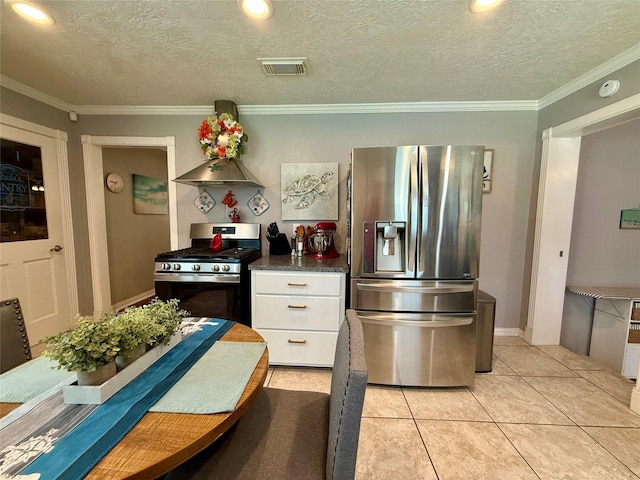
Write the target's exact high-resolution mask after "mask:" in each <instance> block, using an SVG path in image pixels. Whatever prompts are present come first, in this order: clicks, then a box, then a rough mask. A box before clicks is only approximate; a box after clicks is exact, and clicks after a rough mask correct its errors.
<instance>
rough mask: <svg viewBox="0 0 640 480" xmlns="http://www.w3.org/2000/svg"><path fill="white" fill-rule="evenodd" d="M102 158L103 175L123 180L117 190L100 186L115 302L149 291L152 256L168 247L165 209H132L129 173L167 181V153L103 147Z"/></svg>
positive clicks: (153, 150) (167, 218)
mask: <svg viewBox="0 0 640 480" xmlns="http://www.w3.org/2000/svg"><path fill="white" fill-rule="evenodd" d="M102 161H103V171H104V176H105V177H106V175H107V174H108V173H110V172H117V173H119V174H120V175H121V176H122V177H123V178H124V181H125V188H124V190H123V191H122V192H120V193H113V192H111V191H109V190H108V189H107V188H106V186H104V187H103V192H104V196H105V209H106V218H107V244H108V250H109V275H110V283H111V303H112V304H117V303H121V302H123V301H124V300H127V299H130V298H134V297H136V296H138V295H140V294H142V293H144V292H147V291H149V290H153V289H154V283H153V264H154V258H155V255H156V254H157V253H160V252H167V251H169V250H171V240H170V234H169V214H168V212H167V213H166V214H164V215H142V214H136V213H134V211H133V175H134V174H137V175H145V176H147V177H153V178H157V179H160V180H163V181H165V182H167V181H168V179H167V154H166V152H165V151H164V150H162V149H157V148H156V149H154V148H103V150H102Z"/></svg>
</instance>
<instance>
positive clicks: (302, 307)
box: [287, 305, 307, 310]
mask: <svg viewBox="0 0 640 480" xmlns="http://www.w3.org/2000/svg"><path fill="white" fill-rule="evenodd" d="M287 307H289V308H301V309H303V310H304V309H305V308H307V306H306V305H287Z"/></svg>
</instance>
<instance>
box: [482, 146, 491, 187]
mask: <svg viewBox="0 0 640 480" xmlns="http://www.w3.org/2000/svg"><path fill="white" fill-rule="evenodd" d="M483 167H484V170H483V172H482V193H491V187H492V186H493V148H488V149H485V151H484V162H483Z"/></svg>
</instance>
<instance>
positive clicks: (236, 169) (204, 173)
mask: <svg viewBox="0 0 640 480" xmlns="http://www.w3.org/2000/svg"><path fill="white" fill-rule="evenodd" d="M213 163H215V160H211V161H209V162H206V163H203V164H202V165H200V166H199V167H196V168H194V169H193V170H190V171H188V172H187V173H185V174H184V175H180V176H179V177H178V178H176V179H175V180H174V182H177V183H184V184H186V185H193V186H196V187H205V186H209V185H210V186H219V187H223V186H226V185H233V186H236V187H259V188H264V185H262V184H261V183H260V182H259V181H258V180H257V179H256V177H254V176H253V175H252V174H251V172H249V170H247V169H246V168H245V167H244V165H242V163H241V162H240V161H238V160H231V161H230V162H229V163H228V164H227V166H226V167H224V168H221V169H220V170H215V171H213V172H212V171H211V170H210V169H209V166H210V165H212V164H213Z"/></svg>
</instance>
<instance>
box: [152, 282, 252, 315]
mask: <svg viewBox="0 0 640 480" xmlns="http://www.w3.org/2000/svg"><path fill="white" fill-rule="evenodd" d="M155 288H156V295H157V296H158V298H160V299H162V300H169V299H171V298H177V299H178V300H180V308H183V309H185V310H187V311H189V312H190V313H191V316H193V317H213V318H225V319H228V320H234V321H236V322H240V323H245V324H247V323H246V322H245V320H243V319H244V317H245V316H246V315H243V314H242V303H243V302H242V301H241V290H240V276H239V275H190V274H186V275H180V274H174V273H166V274H165V273H159V272H158V273H156V274H155ZM249 318H250V317H249ZM247 325H249V324H247Z"/></svg>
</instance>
